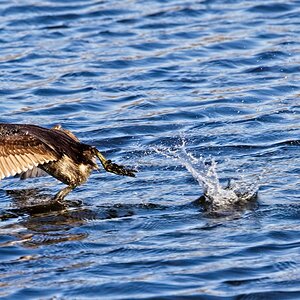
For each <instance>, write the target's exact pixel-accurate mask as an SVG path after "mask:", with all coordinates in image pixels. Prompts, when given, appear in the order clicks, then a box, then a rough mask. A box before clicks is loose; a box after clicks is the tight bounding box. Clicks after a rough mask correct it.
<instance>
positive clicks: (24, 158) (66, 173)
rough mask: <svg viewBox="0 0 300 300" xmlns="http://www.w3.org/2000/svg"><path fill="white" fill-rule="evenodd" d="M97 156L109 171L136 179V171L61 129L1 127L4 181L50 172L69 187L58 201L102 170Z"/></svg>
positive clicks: (0, 167) (0, 160)
mask: <svg viewBox="0 0 300 300" xmlns="http://www.w3.org/2000/svg"><path fill="white" fill-rule="evenodd" d="M96 157H98V158H99V160H100V162H101V164H102V166H103V167H104V169H105V170H106V171H108V172H112V173H115V174H118V175H125V176H132V177H134V176H135V174H134V173H135V172H136V171H135V170H132V169H125V168H124V167H123V166H119V165H117V164H114V163H112V162H111V161H110V160H107V159H105V157H104V156H103V155H102V154H101V153H100V152H99V151H98V150H97V149H96V148H95V147H92V146H89V145H87V144H83V143H81V142H80V141H79V140H78V138H77V137H76V136H75V135H74V134H73V133H71V132H70V131H69V130H66V129H63V128H62V127H61V126H55V127H53V128H51V129H47V128H43V127H40V126H36V125H28V124H25V125H21V124H0V179H3V178H5V177H9V176H15V175H17V176H20V177H21V178H22V179H25V178H28V177H35V176H41V175H43V174H45V172H46V173H48V174H50V175H52V176H53V177H55V178H56V179H58V180H59V181H61V182H63V183H65V184H67V185H68V186H67V187H66V188H64V189H63V190H61V191H60V192H59V193H58V194H57V195H56V198H57V199H62V198H64V197H65V196H66V195H67V194H68V193H69V192H70V191H71V190H72V189H74V188H75V187H76V186H78V185H80V184H83V183H84V182H86V180H87V179H88V177H89V175H90V174H91V172H92V171H93V170H95V169H98V168H99V167H98V165H97V163H96Z"/></svg>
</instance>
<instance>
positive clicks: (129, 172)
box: [94, 148, 137, 177]
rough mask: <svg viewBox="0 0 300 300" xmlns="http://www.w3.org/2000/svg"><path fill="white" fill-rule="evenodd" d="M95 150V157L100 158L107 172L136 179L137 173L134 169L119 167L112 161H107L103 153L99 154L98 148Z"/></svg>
mask: <svg viewBox="0 0 300 300" xmlns="http://www.w3.org/2000/svg"><path fill="white" fill-rule="evenodd" d="M94 149H95V155H97V157H98V158H99V160H100V162H101V164H102V166H103V168H104V169H105V171H107V172H111V173H115V174H117V175H123V176H131V177H135V174H134V173H136V172H137V171H136V170H134V169H126V168H125V167H124V166H120V165H117V164H115V163H113V162H112V161H111V160H108V159H106V158H105V157H104V156H103V154H102V153H101V152H99V151H98V150H97V149H96V148H94Z"/></svg>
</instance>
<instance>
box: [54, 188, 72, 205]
mask: <svg viewBox="0 0 300 300" xmlns="http://www.w3.org/2000/svg"><path fill="white" fill-rule="evenodd" d="M74 188H75V186H72V185H68V186H67V187H65V188H63V189H61V190H60V191H59V192H58V193H57V194H56V195H55V196H54V200H55V201H61V200H63V199H64V198H65V197H66V196H67V195H68V194H69V193H70V192H71V191H72V190H74Z"/></svg>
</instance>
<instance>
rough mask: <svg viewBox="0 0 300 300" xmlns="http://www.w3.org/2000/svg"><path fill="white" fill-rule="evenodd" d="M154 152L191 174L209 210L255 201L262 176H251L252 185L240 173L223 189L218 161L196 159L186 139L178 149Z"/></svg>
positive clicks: (202, 158)
mask: <svg viewBox="0 0 300 300" xmlns="http://www.w3.org/2000/svg"><path fill="white" fill-rule="evenodd" d="M155 151H156V152H157V153H159V154H162V155H164V156H165V157H168V158H170V159H172V160H176V161H178V162H179V163H180V164H181V165H183V166H184V167H185V168H186V169H187V170H188V171H189V172H190V173H191V175H192V176H193V177H194V178H195V179H196V180H197V182H198V183H199V185H200V187H201V188H202V189H203V196H202V197H200V198H199V199H200V200H201V202H203V203H202V204H204V205H205V206H206V208H207V209H209V210H224V209H230V208H233V207H236V206H237V205H239V206H242V205H246V204H247V203H249V201H251V200H254V199H255V198H256V195H257V191H258V187H259V182H260V177H259V176H256V177H253V176H252V178H251V182H250V183H249V182H248V180H246V176H245V175H243V174H237V179H231V180H230V181H229V182H228V184H227V185H226V186H223V185H222V184H221V181H220V179H219V175H218V172H217V170H218V164H217V162H216V161H215V160H214V159H213V158H204V157H202V156H200V157H195V156H194V155H193V154H192V153H190V152H188V151H187V149H186V141H185V140H184V139H182V144H181V145H180V146H178V147H177V148H176V149H170V148H160V149H158V148H156V149H155Z"/></svg>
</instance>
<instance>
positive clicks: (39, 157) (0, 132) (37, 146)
mask: <svg viewBox="0 0 300 300" xmlns="http://www.w3.org/2000/svg"><path fill="white" fill-rule="evenodd" d="M33 131H34V130H33ZM58 158H59V154H58V153H57V152H56V151H55V150H54V149H52V148H51V147H49V146H48V145H47V144H46V143H45V142H44V141H43V140H42V139H39V138H38V136H37V134H36V133H35V132H32V133H31V127H30V126H26V125H14V124H0V179H3V178H5V177H9V176H14V175H16V174H20V173H22V172H26V171H28V170H31V169H33V168H34V167H37V166H39V165H42V164H44V163H48V162H50V161H55V160H57V159H58Z"/></svg>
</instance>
